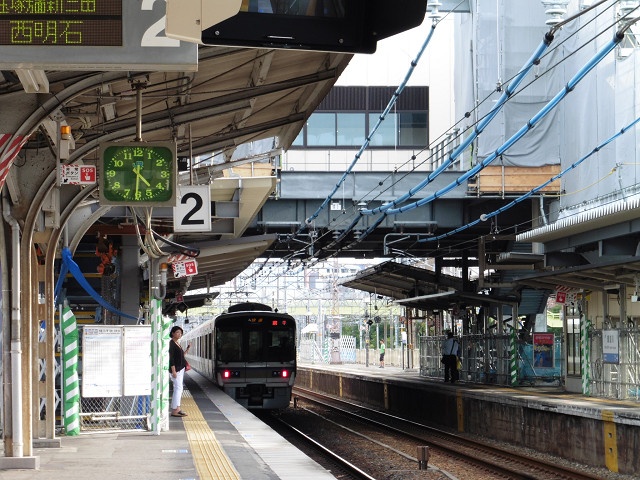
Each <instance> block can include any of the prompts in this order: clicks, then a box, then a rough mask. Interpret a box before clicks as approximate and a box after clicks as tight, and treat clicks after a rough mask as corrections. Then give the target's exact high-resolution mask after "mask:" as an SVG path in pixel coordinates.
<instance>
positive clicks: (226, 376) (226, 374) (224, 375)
mask: <svg viewBox="0 0 640 480" xmlns="http://www.w3.org/2000/svg"><path fill="white" fill-rule="evenodd" d="M222 377H223V378H230V377H231V372H230V371H229V370H225V371H224V372H222Z"/></svg>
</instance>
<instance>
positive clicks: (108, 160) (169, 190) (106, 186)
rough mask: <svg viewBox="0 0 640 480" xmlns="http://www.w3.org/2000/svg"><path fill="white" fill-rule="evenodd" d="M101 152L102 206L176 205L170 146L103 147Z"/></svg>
mask: <svg viewBox="0 0 640 480" xmlns="http://www.w3.org/2000/svg"><path fill="white" fill-rule="evenodd" d="M100 150H101V156H100V159H101V169H100V202H101V203H103V204H105V205H109V204H116V205H173V204H174V203H175V190H176V188H175V184H176V174H175V171H176V165H175V164H176V162H175V160H174V159H175V154H174V152H175V150H174V147H173V145H172V144H164V145H158V144H155V145H151V144H144V143H139V142H138V143H134V144H106V145H103V146H102V147H101V149H100Z"/></svg>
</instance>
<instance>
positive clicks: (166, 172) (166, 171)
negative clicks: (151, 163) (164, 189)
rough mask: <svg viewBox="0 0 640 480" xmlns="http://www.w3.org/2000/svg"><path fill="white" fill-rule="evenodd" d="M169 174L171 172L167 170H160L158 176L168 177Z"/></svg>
mask: <svg viewBox="0 0 640 480" xmlns="http://www.w3.org/2000/svg"><path fill="white" fill-rule="evenodd" d="M170 175H171V172H169V170H162V171H161V172H160V178H169V176H170Z"/></svg>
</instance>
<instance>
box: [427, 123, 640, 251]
mask: <svg viewBox="0 0 640 480" xmlns="http://www.w3.org/2000/svg"><path fill="white" fill-rule="evenodd" d="M638 122H640V117H638V118H636V119H635V120H634V121H633V122H631V123H630V124H629V125H627V126H626V127H623V128H622V129H621V130H620V131H619V132H618V133H616V134H615V135H613V136H612V137H609V138H608V139H607V140H605V141H604V142H602V143H601V144H600V145H598V146H597V147H595V148H594V149H593V150H591V152H589V153H588V154H586V155H585V156H584V157H582V158H581V159H580V160H578V161H577V162H575V163H573V164H571V165H570V166H569V167H567V168H565V169H564V170H563V171H562V172H560V173H559V174H557V175H556V176H555V177H552V178H550V179H549V180H547V181H546V182H544V183H542V184H541V185H538V186H537V187H535V188H533V189H532V190H531V191H529V192H527V193H525V194H523V195H521V196H520V197H518V198H516V199H515V200H513V201H511V202H510V203H508V204H507V205H505V206H503V207H500V208H498V209H497V210H494V211H493V212H491V213H487V214H486V215H483V216H482V217H481V218H480V219H479V220H475V221H473V222H471V223H468V224H466V225H463V226H461V227H458V228H456V229H455V230H452V231H450V232H447V233H443V234H442V235H438V236H437V237H429V238H423V239H420V240H418V241H417V243H423V242H432V241H435V240H441V239H443V238H446V237H450V236H452V235H455V234H456V233H459V232H461V231H463V230H466V229H468V228H471V227H473V226H474V225H477V224H478V223H479V222H480V221H486V220H488V219H490V218H492V217H495V216H496V215H498V214H500V213H502V212H504V211H506V210H509V209H510V208H512V207H514V206H515V205H517V204H518V203H520V202H522V201H524V200H526V199H527V198H529V197H530V196H531V195H533V194H534V193H538V192H539V191H540V190H542V189H543V188H544V187H546V186H547V185H549V184H550V183H552V182H555V181H556V180H558V179H559V178H562V177H563V176H564V175H565V174H566V173H567V172H569V171H571V170H573V169H574V168H576V167H577V166H578V165H580V164H581V163H582V162H584V161H585V160H586V159H587V158H589V157H591V156H592V155H593V154H595V153H597V152H599V151H600V150H602V149H603V148H604V147H606V146H607V145H608V144H609V143H611V142H613V141H614V140H615V139H616V138H618V137H619V136H621V135H624V134H625V133H626V132H627V131H628V130H629V129H630V128H631V127H633V126H634V125H635V124H636V123H638Z"/></svg>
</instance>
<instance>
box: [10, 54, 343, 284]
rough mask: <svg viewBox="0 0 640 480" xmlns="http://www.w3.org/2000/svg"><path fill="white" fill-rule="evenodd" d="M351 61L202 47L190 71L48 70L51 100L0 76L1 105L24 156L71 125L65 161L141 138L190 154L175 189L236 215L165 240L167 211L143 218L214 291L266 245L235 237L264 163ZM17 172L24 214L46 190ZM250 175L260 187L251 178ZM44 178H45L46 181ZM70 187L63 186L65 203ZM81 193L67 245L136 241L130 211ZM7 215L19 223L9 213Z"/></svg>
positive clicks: (267, 181) (262, 190)
mask: <svg viewBox="0 0 640 480" xmlns="http://www.w3.org/2000/svg"><path fill="white" fill-rule="evenodd" d="M351 57H352V56H351V55H349V54H338V53H328V52H309V51H294V50H273V49H251V48H231V47H200V48H199V49H198V65H197V71H184V72H180V71H172V72H159V71H139V72H136V71H129V70H127V71H124V70H123V71H58V70H56V71H54V70H47V71H44V72H43V74H44V75H46V79H47V81H48V83H49V92H48V93H40V94H33V93H25V92H24V90H23V85H22V84H21V83H20V79H19V78H18V76H17V75H15V74H14V73H13V72H12V71H3V72H2V75H0V96H2V97H4V98H11V99H12V100H11V101H12V102H13V103H12V104H13V105H15V108H16V112H20V113H19V114H18V115H19V116H22V117H24V120H19V121H17V126H16V128H15V130H14V131H16V130H19V131H20V132H28V133H30V134H31V135H30V137H29V141H28V142H27V143H26V144H25V145H24V147H23V151H24V153H25V154H26V153H29V154H31V156H34V157H35V156H36V155H38V152H42V151H45V152H46V151H47V150H48V151H50V152H51V154H53V155H54V150H53V148H52V145H53V144H54V142H53V137H54V136H55V135H56V131H57V123H56V122H61V123H62V124H68V125H69V126H70V127H71V135H72V137H73V138H72V140H71V143H72V145H71V154H70V158H69V160H68V161H66V163H71V164H77V163H84V164H95V163H96V162H97V160H98V153H99V150H98V149H99V146H100V144H101V143H103V142H117V141H123V142H124V141H133V140H135V139H136V136H137V134H138V133H139V132H140V133H141V135H140V136H141V138H142V140H143V141H145V142H149V143H151V142H157V141H175V142H176V144H177V151H178V156H179V157H180V156H184V157H192V158H196V157H198V156H199V157H200V159H199V161H200V162H201V163H199V164H196V165H195V168H194V170H193V172H183V173H181V174H180V180H179V181H180V183H181V184H211V192H212V201H217V202H220V205H222V204H225V205H226V206H227V207H229V206H231V208H232V210H234V211H233V212H232V213H231V214H228V215H225V214H222V215H218V216H217V217H218V218H215V219H214V229H213V231H212V232H210V233H207V234H197V233H196V234H194V233H177V234H174V233H173V216H172V212H171V211H170V210H171V209H164V210H165V211H164V212H163V210H162V209H160V208H154V211H153V214H152V217H151V218H152V227H153V229H154V231H157V233H159V234H160V235H168V236H169V238H170V239H171V240H172V241H174V242H176V243H179V244H181V245H188V246H190V247H195V248H200V250H201V256H200V257H199V262H200V273H199V275H198V276H197V277H196V278H194V279H193V281H192V286H191V287H190V288H194V287H202V286H204V285H205V283H206V282H209V283H210V284H211V285H212V286H213V285H220V284H223V283H225V282H226V281H228V280H231V279H233V278H234V277H235V276H237V275H238V274H239V273H240V272H241V271H242V270H243V269H244V268H246V267H247V266H248V265H249V264H250V263H251V262H252V261H253V260H254V259H255V258H257V257H258V256H259V255H261V254H262V253H263V252H264V251H265V250H266V249H267V248H268V247H269V245H270V244H271V242H273V240H274V238H275V237H274V236H272V235H262V236H260V238H252V237H249V238H244V239H242V240H240V238H241V237H242V236H243V235H244V234H245V233H246V229H247V227H248V226H249V225H250V224H251V222H253V221H254V219H255V216H256V215H257V213H258V212H259V211H260V208H261V207H262V206H263V205H264V203H265V202H266V200H267V199H268V198H269V196H270V195H272V194H273V192H274V189H275V177H273V176H272V172H271V168H270V165H271V163H270V162H271V161H272V160H273V158H274V157H275V156H277V155H278V154H280V153H281V152H282V151H283V150H286V149H287V148H289V146H290V145H291V143H292V142H293V140H294V139H295V138H296V137H297V135H298V133H299V132H300V130H301V128H302V126H303V124H304V122H305V121H306V120H307V118H308V117H309V116H310V115H311V113H312V112H313V111H314V109H315V108H316V107H317V105H318V104H319V103H320V102H321V101H322V100H323V99H324V97H325V96H326V95H327V93H328V92H329V90H330V89H331V87H332V86H333V85H334V83H335V82H336V80H337V79H338V77H339V76H340V74H341V73H342V71H343V70H344V69H345V68H346V66H347V65H348V63H349V61H350V59H351ZM138 92H140V97H139V96H138ZM139 98H141V102H140V104H141V109H140V110H139V112H140V116H139V119H140V123H139V122H138V116H137V113H138V108H137V105H138V101H139ZM19 122H22V123H19ZM139 125H140V126H141V128H140V127H139ZM6 128H7V127H6V126H5V129H6ZM51 154H50V156H51ZM49 161H51V160H49ZM253 162H258V163H256V165H259V164H260V162H263V163H262V165H265V166H266V167H267V169H266V172H265V171H261V172H260V173H254V172H252V169H251V168H249V167H250V165H248V164H249V163H253ZM242 165H246V166H247V168H246V170H245V172H241V173H239V174H238V173H233V172H231V171H230V170H229V169H230V168H231V167H234V168H237V167H241V166H242ZM21 167H22V165H18V166H17V167H16V166H14V167H12V169H11V170H12V171H11V173H10V175H9V176H8V178H7V183H6V184H5V189H7V190H8V192H9V194H10V195H11V196H12V200H13V203H14V204H16V205H18V206H24V208H25V212H24V214H25V215H26V209H27V208H28V207H29V205H30V201H31V199H33V198H37V197H38V192H39V191H41V190H42V189H43V188H50V183H49V184H47V185H44V186H43V182H42V178H39V177H38V175H33V174H32V172H31V171H28V169H27V168H21ZM52 168H53V164H52ZM263 170H264V169H263ZM247 172H248V174H247ZM243 175H248V176H252V177H253V178H246V179H245V178H242V177H243ZM259 176H260V177H262V178H256V177H259ZM230 177H231V178H230ZM52 179H53V176H52V175H50V176H49V178H48V181H49V182H51V181H52ZM88 188H92V187H88ZM71 190H72V189H71V188H66V190H65V192H64V193H65V196H64V198H63V202H65V201H67V200H68V198H67V193H70V192H71ZM83 195H84V199H83V201H82V202H81V203H80V204H79V205H78V206H76V210H75V213H74V215H75V216H76V217H77V218H79V219H80V220H81V221H80V222H79V223H77V224H76V225H75V231H71V232H70V233H71V237H72V238H71V241H72V243H74V245H75V246H76V247H81V245H82V244H83V243H85V244H87V245H86V247H85V248H86V249H87V250H88V251H91V249H92V248H94V249H95V242H96V234H97V232H98V231H99V232H100V233H101V234H102V235H108V236H112V237H115V236H121V235H134V234H136V232H135V231H134V230H133V228H132V222H131V220H132V216H131V212H127V211H125V209H124V208H119V207H118V208H104V207H99V206H98V205H97V198H98V195H97V189H96V188H95V187H93V191H92V192H90V193H89V194H88V195H87V194H84V193H83ZM27 199H28V200H29V201H26V200H27ZM17 208H20V207H17ZM16 214H17V215H18V216H20V212H19V211H16ZM214 216H215V214H214ZM92 244H93V247H92V246H91V245H92ZM174 283H175V285H173V287H175V288H176V289H179V288H183V287H184V286H185V282H184V281H182V282H179V283H180V285H178V282H174Z"/></svg>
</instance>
